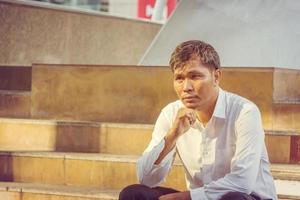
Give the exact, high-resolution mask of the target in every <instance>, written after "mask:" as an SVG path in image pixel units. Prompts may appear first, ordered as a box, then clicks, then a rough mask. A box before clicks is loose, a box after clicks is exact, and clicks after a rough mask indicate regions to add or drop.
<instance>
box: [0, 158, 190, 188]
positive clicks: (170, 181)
mask: <svg viewBox="0 0 300 200" xmlns="http://www.w3.org/2000/svg"><path fill="white" fill-rule="evenodd" d="M0 163H5V166H4V164H1V165H2V166H0V178H1V180H0V181H14V182H27V183H43V184H56V185H72V186H97V187H99V188H102V189H105V188H107V189H108V188H109V189H121V188H123V187H125V186H126V185H129V184H134V183H137V178H136V163H128V162H109V161H93V160H72V159H63V158H50V159H48V158H39V157H19V156H13V157H9V156H0ZM49 166H51V167H49ZM45 169H47V171H45ZM164 185H165V186H172V187H175V188H177V189H181V190H183V189H185V188H186V187H185V180H184V173H183V168H182V167H181V166H174V167H173V169H172V170H171V172H170V174H169V176H168V178H167V182H166V184H164Z"/></svg>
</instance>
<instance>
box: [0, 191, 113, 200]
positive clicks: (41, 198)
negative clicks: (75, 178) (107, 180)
mask: <svg viewBox="0 0 300 200" xmlns="http://www.w3.org/2000/svg"><path fill="white" fill-rule="evenodd" d="M0 197H1V199H4V200H50V199H51V200H117V198H92V197H75V196H66V195H54V194H36V193H30V192H8V191H0Z"/></svg>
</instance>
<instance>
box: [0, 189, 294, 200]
mask: <svg viewBox="0 0 300 200" xmlns="http://www.w3.org/2000/svg"><path fill="white" fill-rule="evenodd" d="M0 197H1V199H5V200H50V199H51V200H117V199H118V198H92V197H75V196H65V195H53V194H36V193H27V192H8V191H0ZM278 200H293V199H283V198H279V199H278ZM295 200H296V199H295Z"/></svg>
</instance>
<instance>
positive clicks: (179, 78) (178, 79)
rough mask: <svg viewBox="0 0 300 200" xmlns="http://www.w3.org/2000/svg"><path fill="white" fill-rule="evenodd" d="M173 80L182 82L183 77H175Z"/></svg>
mask: <svg viewBox="0 0 300 200" xmlns="http://www.w3.org/2000/svg"><path fill="white" fill-rule="evenodd" d="M175 80H176V81H181V80H183V77H182V76H176V77H175Z"/></svg>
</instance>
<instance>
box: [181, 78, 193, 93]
mask: <svg viewBox="0 0 300 200" xmlns="http://www.w3.org/2000/svg"><path fill="white" fill-rule="evenodd" d="M191 90H193V85H192V83H191V81H190V80H189V79H185V80H184V82H183V91H184V92H187V91H191Z"/></svg>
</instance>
